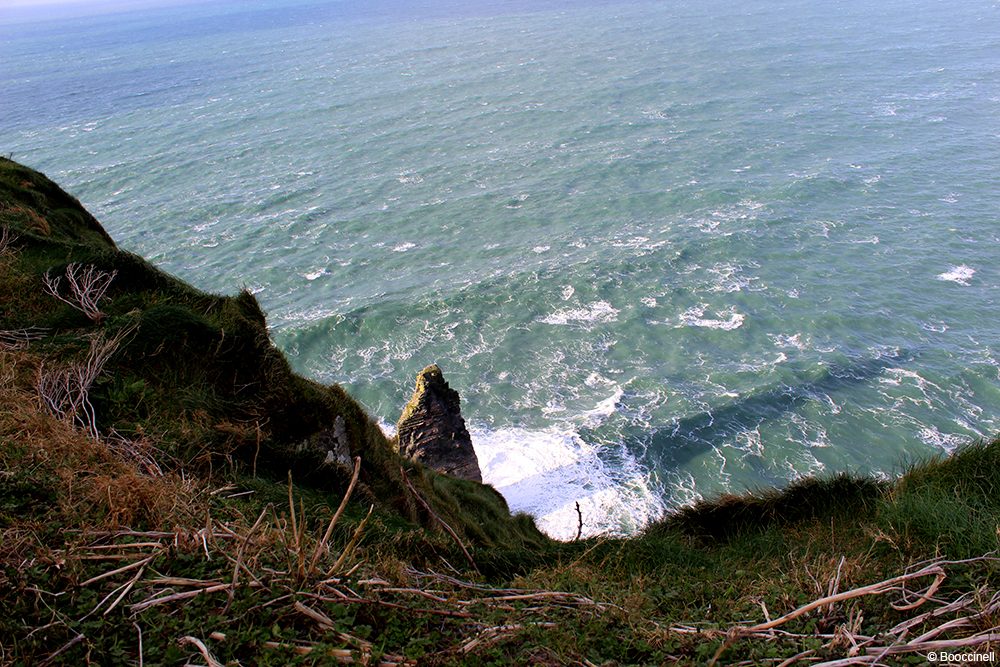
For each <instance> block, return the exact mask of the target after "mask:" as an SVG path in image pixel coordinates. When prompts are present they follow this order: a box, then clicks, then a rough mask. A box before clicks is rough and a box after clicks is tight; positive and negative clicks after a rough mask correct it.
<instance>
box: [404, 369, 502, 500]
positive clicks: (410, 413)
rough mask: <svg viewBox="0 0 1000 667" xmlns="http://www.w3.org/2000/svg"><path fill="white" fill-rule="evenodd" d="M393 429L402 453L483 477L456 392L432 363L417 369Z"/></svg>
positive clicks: (446, 469)
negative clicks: (411, 395)
mask: <svg viewBox="0 0 1000 667" xmlns="http://www.w3.org/2000/svg"><path fill="white" fill-rule="evenodd" d="M396 433H397V442H398V443H399V445H398V446H399V452H400V454H402V455H403V456H405V457H407V458H409V459H412V460H414V461H419V462H420V463H422V464H424V465H425V466H427V467H429V468H432V469H434V470H437V471H438V472H443V473H445V474H448V475H452V476H454V477H461V478H462V479H470V480H473V481H476V482H482V481H483V475H482V472H481V471H480V470H479V459H477V458H476V451H475V450H474V449H473V448H472V437H471V436H470V435H469V431H468V429H467V428H466V427H465V420H464V419H462V411H461V408H460V406H459V397H458V392H457V391H455V390H454V389H452V388H451V387H449V386H448V383H447V382H445V380H444V375H443V374H442V373H441V369H440V368H438V366H437V365H436V364H432V365H430V366H428V367H427V368H425V369H424V370H422V371H420V372H419V373H417V384H416V388H415V389H414V391H413V397H412V398H410V402H409V403H407V404H406V407H405V408H403V414H402V415H401V416H400V418H399V422H398V423H397V429H396Z"/></svg>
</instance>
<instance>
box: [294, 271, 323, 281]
mask: <svg viewBox="0 0 1000 667" xmlns="http://www.w3.org/2000/svg"><path fill="white" fill-rule="evenodd" d="M299 275H300V276H302V277H303V278H305V279H306V280H308V281H310V282H312V281H313V280H316V279H317V278H319V277H321V276H328V275H330V272H329V271H327V270H326V269H316V270H315V271H309V272H307V273H300V274H299Z"/></svg>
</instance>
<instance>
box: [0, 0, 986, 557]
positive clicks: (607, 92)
mask: <svg viewBox="0 0 1000 667" xmlns="http://www.w3.org/2000/svg"><path fill="white" fill-rule="evenodd" d="M0 91H2V93H0V152H2V153H3V154H5V155H8V154H9V155H11V156H12V157H13V158H14V159H15V160H18V161H20V162H23V163H25V164H27V165H29V166H32V167H34V168H36V169H39V170H41V171H43V172H45V173H47V174H48V175H49V176H50V177H52V178H53V179H54V180H56V181H57V182H58V183H60V184H61V185H62V186H63V187H65V188H66V189H68V190H69V191H70V192H72V193H73V194H74V195H76V196H77V197H78V198H80V199H81V201H82V202H83V203H84V204H85V205H86V206H87V207H88V208H89V209H90V210H91V211H92V212H93V213H94V214H95V215H96V216H97V217H98V219H100V220H101V221H102V222H103V223H104V225H105V226H106V228H107V229H108V231H109V232H110V233H111V235H112V236H113V237H114V238H115V239H116V240H117V241H118V242H119V244H120V245H121V246H122V247H123V248H126V249H128V250H131V251H134V252H136V253H139V254H141V255H143V256H145V257H147V258H148V259H150V260H151V261H153V262H154V263H155V264H157V265H158V266H160V267H162V268H163V269H165V270H167V271H169V272H172V273H174V274H176V275H178V276H180V277H181V278H184V279H185V280H188V281H190V282H191V283H193V284H195V285H196V286H198V287H200V288H202V289H205V290H209V291H213V292H221V293H229V294H232V293H234V292H235V291H237V290H239V289H240V288H241V287H247V288H249V289H250V290H251V291H253V292H254V293H255V294H256V296H257V298H258V299H259V300H260V302H261V304H262V305H263V307H264V309H265V310H266V311H267V312H268V315H269V322H270V326H271V332H272V336H273V339H274V341H275V343H276V344H277V345H278V346H279V347H280V348H281V349H282V350H284V351H285V352H286V353H287V354H288V356H289V358H290V360H291V362H292V364H293V365H294V366H295V368H296V369H297V370H298V371H300V372H301V373H304V374H305V375H307V376H310V377H313V378H316V379H318V380H320V381H323V382H336V383H340V384H342V385H343V386H344V387H345V388H347V389H348V390H349V391H350V392H351V393H352V394H353V395H354V396H355V397H357V398H358V399H359V400H360V401H361V402H362V403H363V404H364V405H365V406H366V407H367V408H368V410H369V411H370V412H371V414H372V415H373V416H375V417H376V418H377V419H379V420H380V421H381V422H382V423H383V424H384V426H385V428H386V429H387V431H389V432H391V431H392V428H393V427H392V425H393V423H394V422H395V420H396V418H397V417H398V415H399V412H400V410H401V409H402V407H403V405H404V404H405V402H406V400H407V399H408V397H409V394H410V392H411V391H412V387H413V378H414V375H415V374H416V372H417V371H419V370H420V369H421V368H423V367H424V366H426V365H428V364H430V363H437V364H439V365H440V366H441V367H442V369H443V370H444V373H445V377H446V379H447V380H448V381H449V382H450V384H451V385H452V386H453V387H454V388H456V389H457V390H458V391H459V393H460V394H461V397H462V409H463V414H464V416H465V418H466V421H467V423H468V424H469V427H470V431H471V433H472V436H473V442H474V445H475V448H476V451H477V454H478V456H479V459H480V463H481V466H482V468H483V474H484V478H485V480H486V481H487V482H489V483H491V484H493V485H494V486H495V487H496V488H497V489H498V490H499V491H500V492H501V493H503V494H504V496H505V497H506V498H507V500H508V502H509V504H510V506H511V508H512V509H513V510H514V511H523V512H528V513H530V514H532V515H534V516H535V517H536V518H537V519H538V522H539V525H540V527H542V528H543V529H544V530H545V531H546V532H548V533H549V534H551V535H554V536H556V537H572V536H573V535H575V533H576V528H577V516H576V510H575V503H577V502H579V504H580V507H581V512H582V515H583V520H584V531H585V533H586V534H597V533H612V534H629V533H633V532H635V531H637V530H639V529H641V528H642V526H643V525H645V524H646V523H648V522H649V521H651V520H653V519H655V518H656V517H658V516H660V515H661V514H662V513H663V512H664V511H667V510H669V509H671V508H673V507H677V506H679V505H683V504H685V503H690V502H693V501H695V500H697V499H699V498H704V497H711V496H713V495H717V494H719V493H721V492H726V491H733V492H740V491H744V490H746V489H755V488H762V487H771V486H775V485H779V486H780V485H783V484H787V483H788V482H789V481H791V480H795V479H797V478H800V477H802V476H806V475H816V474H832V473H836V472H840V471H849V472H855V473H864V474H873V475H876V476H880V477H888V476H892V475H894V474H898V473H899V472H901V471H902V470H903V469H904V468H905V466H906V465H908V464H909V463H911V462H913V461H916V460H920V459H924V458H927V457H930V456H934V455H940V454H944V453H947V452H950V451H953V450H954V449H955V448H956V447H959V446H961V445H962V444H963V443H967V442H971V441H973V440H975V439H977V438H981V437H989V436H991V435H993V434H995V433H996V432H997V431H998V430H1000V368H998V362H997V356H996V355H997V346H998V343H1000V307H998V304H997V300H996V299H997V294H998V285H1000V269H998V265H997V261H996V260H997V256H998V254H997V249H998V242H1000V169H998V167H1000V4H998V3H997V2H995V1H994V0H968V1H965V2H959V3H946V2H939V1H937V0H910V1H909V2H901V1H899V0H888V1H880V2H875V1H874V0H863V1H862V0H846V1H845V2H838V3H818V2H814V1H812V0H746V1H743V2H738V3H734V2H722V1H720V0H707V1H704V2H693V1H688V0H662V1H658V2H646V1H643V2H632V1H622V2H613V1H597V0H587V1H584V2H569V1H566V0H535V1H528V0H510V1H507V2H499V3H497V2H489V3H487V2H481V1H480V0H473V1H472V2H457V1H456V0H422V1H420V2H401V1H400V0H373V1H372V2H366V3H352V2H345V1H333V2H305V1H302V0H255V1H254V2H243V1H240V2H236V1H232V0H221V1H218V2H208V3H201V4H186V5H176V6H173V5H170V6H158V7H157V6H153V7H146V8H144V9H141V10H133V11H120V12H116V13H103V14H101V13H89V14H87V13H85V12H80V15H78V16H64V15H58V17H56V16H55V15H54V14H53V13H52V12H51V11H49V10H40V9H36V10H33V11H32V10H18V11H17V12H15V11H14V10H10V9H8V10H0Z"/></svg>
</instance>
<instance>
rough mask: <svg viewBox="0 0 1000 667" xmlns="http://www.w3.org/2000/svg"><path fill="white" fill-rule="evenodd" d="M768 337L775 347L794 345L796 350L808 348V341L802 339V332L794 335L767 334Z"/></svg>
mask: <svg viewBox="0 0 1000 667" xmlns="http://www.w3.org/2000/svg"><path fill="white" fill-rule="evenodd" d="M767 337H768V338H770V339H771V342H772V343H774V346H775V347H794V348H795V349H797V350H808V349H809V343H808V342H807V341H803V340H802V334H801V333H797V334H794V335H788V334H768V335H767Z"/></svg>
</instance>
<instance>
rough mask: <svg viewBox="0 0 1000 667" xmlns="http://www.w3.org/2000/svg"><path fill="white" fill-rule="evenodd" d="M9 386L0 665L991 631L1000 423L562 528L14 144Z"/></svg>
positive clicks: (839, 653) (378, 657)
mask: <svg viewBox="0 0 1000 667" xmlns="http://www.w3.org/2000/svg"><path fill="white" fill-rule="evenodd" d="M70 265H73V267H72V268H69V269H68V267H70ZM86 267H93V268H94V270H95V271H98V272H104V273H105V274H106V275H110V274H111V273H112V272H115V274H114V278H113V279H112V281H111V283H110V286H109V288H108V290H107V293H106V295H105V296H104V297H103V298H102V299H100V300H99V302H98V304H97V306H98V308H97V311H98V312H96V313H94V312H90V313H89V314H88V313H86V312H82V311H81V309H80V308H77V307H74V306H73V305H70V303H66V302H65V301H62V300H60V299H57V298H56V297H55V296H54V295H53V294H52V293H51V292H52V291H53V290H52V289H51V288H50V289H48V290H47V289H46V286H45V277H46V275H48V276H49V279H50V283H51V279H52V278H53V277H55V276H62V280H61V281H60V284H59V285H57V286H56V289H55V290H54V291H55V292H56V293H58V294H59V295H60V296H62V297H64V298H65V299H67V300H68V301H69V302H71V303H72V302H73V300H74V297H73V294H72V292H71V290H70V289H69V286H68V280H69V277H70V275H76V276H78V277H79V276H80V275H82V274H81V273H80V272H81V271H82V269H83V268H86ZM74 269H75V270H76V271H77V273H75V274H74V273H73V271H74ZM67 270H69V274H70V275H68V274H67ZM102 345H103V346H104V347H102ZM102 350H103V353H102V352H101V351H102ZM95 354H96V355H97V356H96V357H95ZM88 369H89V370H90V371H93V372H92V373H91V374H90V377H91V380H92V381H90V382H87V381H86V380H87V373H86V371H87V370H88ZM81 371H84V372H83V373H82V374H81ZM74 378H75V379H74ZM81 378H82V379H81ZM59 387H62V388H63V390H62V393H60V391H59V390H58V388H59ZM74 398H75V399H77V400H74ZM0 408H2V409H0V664H11V665H35V664H67V665H81V664H102V665H104V664H106V665H119V664H133V665H183V664H208V665H216V664H242V665H286V664H333V663H345V664H346V663H352V662H353V663H362V664H364V663H368V664H379V663H390V664H391V663H395V664H402V663H410V664H428V665H435V664H463V665H464V664H473V665H475V664H497V665H505V664H551V665H563V664H584V665H589V664H653V665H655V664H672V663H680V664H712V663H714V664H720V665H721V664H746V665H757V664H774V665H777V664H804V665H809V664H812V665H815V664H824V663H827V664H837V665H848V664H868V665H873V664H926V663H927V662H928V658H927V655H928V653H929V652H930V651H932V650H947V651H952V652H955V653H970V652H976V653H979V654H985V653H988V652H989V651H990V650H994V651H996V650H997V648H1000V647H998V646H997V644H998V643H1000V642H998V641H997V636H996V635H997V633H998V630H997V629H996V628H997V627H998V626H1000V597H998V595H997V591H998V580H1000V568H998V563H997V561H995V560H994V559H993V554H994V553H995V552H996V550H997V547H998V541H1000V441H994V442H988V443H980V444H978V445H975V446H970V447H967V448H965V449H964V450H962V451H960V452H959V453H958V454H957V455H955V456H953V457H951V458H947V459H940V460H929V461H924V462H920V463H915V464H913V465H912V467H911V468H910V469H909V470H907V471H906V472H905V473H904V474H902V475H901V477H900V478H899V479H897V480H895V481H892V482H877V481H874V480H871V479H866V478H861V477H847V476H841V477H834V478H828V479H821V480H815V479H813V480H803V481H801V482H799V483H796V484H794V485H793V486H792V487H790V488H787V489H783V490H773V491H766V492H760V493H756V494H747V495H742V496H726V497H722V498H715V499H712V500H709V501H706V502H703V503H701V504H699V505H696V506H694V507H691V508H687V509H685V510H683V511H681V512H679V513H677V514H673V515H670V516H668V517H665V518H664V519H663V520H661V521H660V522H658V523H657V524H655V525H653V526H650V527H648V528H647V529H646V530H645V531H644V532H643V533H642V534H640V535H637V536H634V537H631V538H628V539H617V538H616V539H611V538H594V539H589V540H581V541H578V542H571V543H559V542H554V541H551V540H548V539H547V538H545V537H544V536H542V535H541V534H540V533H539V532H538V531H537V530H536V529H535V527H534V524H533V523H532V521H531V520H530V518H528V517H524V516H511V515H510V514H509V512H508V510H507V507H506V504H505V503H504V502H503V499H502V498H501V497H500V496H499V495H498V494H497V493H496V492H495V491H493V490H492V489H491V488H489V487H486V486H482V485H478V484H474V483H471V482H464V481H460V480H454V479H451V478H448V477H445V476H441V475H437V474H434V473H433V472H430V471H428V470H425V469H423V468H421V467H420V466H418V465H415V464H412V463H409V462H404V461H402V460H401V459H399V457H398V456H397V455H396V454H395V453H394V451H393V447H392V443H391V442H389V441H388V440H387V439H386V438H385V436H384V435H383V434H382V432H381V431H380V430H379V429H378V427H377V425H375V424H374V423H373V422H372V421H371V420H370V419H369V418H368V417H367V415H365V413H364V411H363V410H362V408H361V407H360V406H359V405H358V404H357V403H356V402H355V401H353V400H352V399H351V398H350V397H349V396H348V395H347V394H346V393H345V392H344V391H343V390H342V389H340V388H339V387H335V386H334V387H328V386H322V385H319V384H317V383H315V382H312V381H309V380H307V379H304V378H301V377H298V376H296V375H295V374H294V373H292V371H291V370H290V368H289V366H288V364H287V361H286V360H285V358H284V357H283V356H282V354H281V353H280V352H279V351H278V350H277V349H276V348H274V346H273V345H272V344H271V342H270V340H269V337H268V333H267V328H266V325H265V319H264V314H263V313H262V312H261V309H260V307H259V306H258V304H257V302H256V300H255V299H254V298H253V296H252V295H250V294H249V293H246V292H243V293H241V294H238V295H237V296H233V297H223V296H214V295H209V294H205V293H203V292H200V291H198V290H196V289H194V288H192V287H191V286H189V285H186V284H184V283H182V282H181V281H178V280H177V279H175V278H173V277H171V276H169V275H166V274H164V273H162V272H160V271H159V270H157V269H156V268H155V267H152V266H151V265H149V264H148V263H146V262H145V261H144V260H142V259H141V258H139V257H136V256H135V255H131V254H129V253H127V252H124V251H122V250H120V249H118V248H117V247H116V246H115V244H114V242H113V241H112V240H111V239H110V238H109V237H108V236H107V234H106V233H105V232H104V230H103V229H102V228H101V227H100V225H99V224H98V223H97V221H96V220H94V219H93V218H92V217H91V216H90V215H89V214H88V213H87V212H86V211H85V210H84V209H83V208H82V207H81V206H80V205H79V203H78V202H76V201H75V200H74V199H73V198H72V197H70V196H69V195H67V194H65V193H64V192H63V191H62V190H60V189H59V188H58V187H57V186H55V184H53V183H51V181H49V180H48V179H46V178H45V177H44V176H42V175H41V174H38V173H37V172H34V171H32V170H30V169H27V168H25V167H23V166H21V165H18V164H16V163H13V162H10V161H8V160H2V159H0ZM338 416H340V417H342V418H343V419H344V423H345V426H346V431H347V434H348V439H349V442H350V447H351V455H352V457H356V461H357V462H358V463H357V468H356V475H357V481H356V483H355V484H354V486H353V488H352V489H351V491H350V498H349V502H347V503H344V504H343V508H342V510H343V511H342V513H340V514H339V515H338V516H337V518H336V521H334V522H332V521H331V519H332V518H333V517H334V515H336V514H338V510H339V509H340V508H341V501H342V499H343V498H344V497H345V495H347V494H348V489H349V487H350V486H351V481H352V476H353V473H354V471H352V470H350V469H349V468H347V467H337V466H327V465H323V464H322V461H319V460H317V458H316V455H315V454H314V453H311V452H312V451H313V450H312V449H311V448H310V447H309V443H311V442H313V441H314V440H315V439H316V438H317V437H320V435H321V434H322V433H323V432H324V431H325V430H328V429H330V428H331V426H332V424H333V422H334V420H335V419H336V418H337V417H338ZM880 582H888V583H884V584H881V585H877V586H872V585H873V584H879V583H880ZM796 610H798V611H796ZM785 614H789V616H788V617H787V618H783V615H785Z"/></svg>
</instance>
